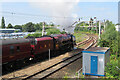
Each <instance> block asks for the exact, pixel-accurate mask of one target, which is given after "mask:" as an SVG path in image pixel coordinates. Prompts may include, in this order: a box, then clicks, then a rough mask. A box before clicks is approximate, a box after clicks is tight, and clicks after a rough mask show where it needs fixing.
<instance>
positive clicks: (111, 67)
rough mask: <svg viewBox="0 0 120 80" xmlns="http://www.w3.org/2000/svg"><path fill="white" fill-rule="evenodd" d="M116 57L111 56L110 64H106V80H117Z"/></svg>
mask: <svg viewBox="0 0 120 80" xmlns="http://www.w3.org/2000/svg"><path fill="white" fill-rule="evenodd" d="M116 57H117V56H116V55H111V57H110V63H107V66H106V67H105V71H106V72H105V73H106V77H107V78H119V73H118V71H119V70H118V69H117V68H116V66H118V60H117V59H116Z"/></svg>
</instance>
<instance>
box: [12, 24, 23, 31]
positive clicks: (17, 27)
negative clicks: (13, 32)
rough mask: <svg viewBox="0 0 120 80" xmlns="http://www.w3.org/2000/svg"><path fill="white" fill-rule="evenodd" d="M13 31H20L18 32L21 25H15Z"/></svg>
mask: <svg viewBox="0 0 120 80" xmlns="http://www.w3.org/2000/svg"><path fill="white" fill-rule="evenodd" d="M14 29H20V30H22V26H21V25H15V26H14Z"/></svg>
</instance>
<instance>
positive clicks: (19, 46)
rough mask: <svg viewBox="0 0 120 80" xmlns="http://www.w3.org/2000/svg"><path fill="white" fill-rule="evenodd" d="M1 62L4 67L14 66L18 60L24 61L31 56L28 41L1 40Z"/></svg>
mask: <svg viewBox="0 0 120 80" xmlns="http://www.w3.org/2000/svg"><path fill="white" fill-rule="evenodd" d="M1 50H2V64H3V65H6V68H9V67H13V66H16V65H17V63H18V62H19V61H21V62H22V60H23V61H26V60H28V59H29V58H30V56H31V47H30V41H29V40H27V39H21V38H20V39H7V40H2V46H1Z"/></svg>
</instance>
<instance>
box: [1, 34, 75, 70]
mask: <svg viewBox="0 0 120 80" xmlns="http://www.w3.org/2000/svg"><path fill="white" fill-rule="evenodd" d="M74 38H75V37H74V36H73V35H71V34H55V35H50V36H43V37H40V38H29V39H23V38H18V39H6V40H3V41H2V46H0V48H1V50H2V64H3V67H4V66H5V68H6V69H7V70H8V71H9V69H12V68H14V67H16V66H18V67H21V65H25V63H29V62H31V61H30V60H31V59H33V61H36V60H37V61H40V60H41V59H42V58H43V59H44V58H47V57H48V55H49V52H48V51H49V50H50V52H51V56H56V55H60V54H61V52H63V51H69V50H71V49H72V48H73V47H74Z"/></svg>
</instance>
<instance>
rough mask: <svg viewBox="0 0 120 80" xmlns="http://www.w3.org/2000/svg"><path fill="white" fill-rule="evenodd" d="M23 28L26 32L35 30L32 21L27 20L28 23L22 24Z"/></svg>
mask: <svg viewBox="0 0 120 80" xmlns="http://www.w3.org/2000/svg"><path fill="white" fill-rule="evenodd" d="M23 29H24V31H26V32H34V31H35V28H34V24H33V23H32V22H29V23H27V24H25V25H24V26H23Z"/></svg>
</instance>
